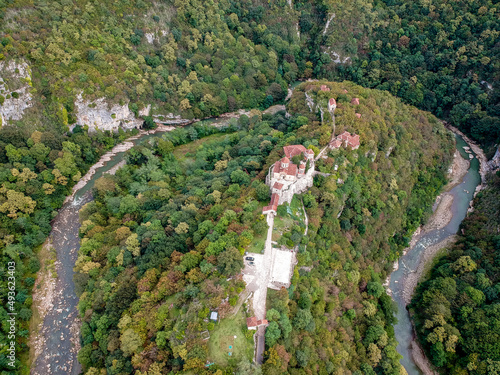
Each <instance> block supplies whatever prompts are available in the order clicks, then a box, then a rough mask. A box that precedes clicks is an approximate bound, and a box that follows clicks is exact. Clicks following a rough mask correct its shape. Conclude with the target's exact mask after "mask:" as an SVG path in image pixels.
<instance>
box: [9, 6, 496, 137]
mask: <svg viewBox="0 0 500 375" xmlns="http://www.w3.org/2000/svg"><path fill="white" fill-rule="evenodd" d="M499 11H500V10H499V9H497V7H496V4H495V2H494V1H492V0H478V1H474V2H470V1H465V0H464V1H454V2H452V3H447V2H443V1H441V0H432V1H424V0H419V1H416V2H415V1H414V2H407V1H404V0H385V1H382V0H376V1H375V0H357V1H351V2H341V1H335V0H323V1H319V2H316V1H311V0H307V1H291V2H290V3H288V2H287V1H285V0H280V1H276V2H274V1H273V2H267V1H260V0H255V1H250V0H243V1H233V0H225V1H220V2H212V1H208V2H207V1H199V0H190V1H174V0H168V1H155V2H146V1H142V0H134V1H118V2H116V1H104V2H99V3H96V2H93V1H83V0H81V1H70V2H57V1H50V2H37V4H36V6H27V5H26V4H24V3H23V2H21V1H17V2H13V3H10V2H9V3H8V4H7V2H2V3H0V17H1V19H2V28H1V30H0V36H1V38H2V39H1V44H0V60H6V61H9V60H11V59H13V58H14V59H19V58H21V59H23V60H25V61H27V62H28V63H29V64H30V65H31V66H32V68H33V79H32V80H33V85H34V88H35V89H36V93H35V96H36V98H35V100H36V102H37V105H36V106H34V107H33V108H32V109H31V110H29V111H28V112H27V118H28V119H30V120H35V119H36V120H37V121H31V122H37V123H39V122H40V120H44V121H42V123H48V124H49V125H50V126H54V125H55V123H60V126H63V127H64V126H67V125H68V124H72V123H73V122H74V121H75V105H74V101H75V99H76V98H77V95H78V93H80V92H82V94H83V97H84V98H85V99H89V100H90V99H96V98H100V97H105V98H106V100H107V101H109V102H111V103H120V104H128V106H129V107H130V109H131V110H132V111H133V112H134V113H135V114H136V115H137V114H138V111H139V110H140V109H141V108H143V107H144V106H146V105H148V104H153V113H162V114H166V113H170V112H173V113H181V114H182V115H183V116H185V117H197V118H201V117H206V116H213V115H217V114H220V113H223V112H227V111H233V110H235V109H237V108H241V107H245V108H254V107H267V106H269V105H271V104H272V103H274V102H278V101H280V100H282V99H283V98H284V97H285V95H286V89H287V85H288V84H290V83H293V82H294V81H295V80H297V79H307V78H311V77H316V78H328V79H330V80H333V79H336V80H343V79H349V80H353V81H354V82H356V83H358V84H360V85H363V86H365V87H370V88H378V89H383V90H388V91H390V92H391V93H392V94H393V95H396V96H399V97H401V98H403V100H404V101H405V102H407V103H409V104H412V105H415V106H417V107H419V108H421V109H424V110H428V111H431V112H433V113H434V114H435V115H436V116H438V117H440V118H446V119H449V120H450V121H451V122H452V124H454V125H456V126H458V127H459V128H460V129H462V130H463V131H465V132H466V133H468V134H470V135H472V136H473V137H474V138H475V139H476V140H478V141H479V142H481V143H482V144H484V145H491V144H493V143H494V142H495V140H496V139H497V138H498V137H499V135H500V130H499V129H500V120H499V116H500V112H499V111H500V109H499V108H500V104H499V98H500V94H499V92H500V91H499V90H500V89H499V87H498V83H497V82H498V81H499V77H498V70H499V69H498V68H499V66H498V64H499V45H498V37H499V35H500V34H499V33H500V21H499ZM327 23H328V27H326V25H327ZM9 94H10V93H8V92H6V93H1V95H2V96H3V97H6V96H8V95H9ZM0 98H1V97H0ZM0 104H1V102H0ZM43 108H50V109H51V110H50V111H43ZM47 117H48V118H47ZM49 120H50V121H49ZM25 123H29V121H28V122H25Z"/></svg>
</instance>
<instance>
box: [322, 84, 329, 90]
mask: <svg viewBox="0 0 500 375" xmlns="http://www.w3.org/2000/svg"><path fill="white" fill-rule="evenodd" d="M321 91H330V88H329V87H328V86H327V85H321Z"/></svg>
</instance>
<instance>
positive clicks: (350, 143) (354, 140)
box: [329, 131, 359, 150]
mask: <svg viewBox="0 0 500 375" xmlns="http://www.w3.org/2000/svg"><path fill="white" fill-rule="evenodd" d="M329 146H330V148H331V149H338V148H340V147H341V146H344V147H351V148H352V149H353V150H356V149H358V148H359V135H358V134H351V133H349V132H347V131H346V132H343V133H342V134H340V135H338V136H336V137H335V138H333V139H332V140H331V141H330V143H329Z"/></svg>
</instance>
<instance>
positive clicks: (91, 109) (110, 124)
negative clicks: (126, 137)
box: [75, 94, 151, 130]
mask: <svg viewBox="0 0 500 375" xmlns="http://www.w3.org/2000/svg"><path fill="white" fill-rule="evenodd" d="M150 110H151V105H148V106H147V107H146V108H144V109H142V110H141V111H139V116H148V115H149V112H150ZM75 112H76V113H75V114H76V123H77V124H79V125H88V126H89V129H90V130H93V129H96V128H98V129H101V130H117V129H118V128H119V127H121V128H123V129H133V128H139V127H140V126H141V125H142V122H143V120H141V119H138V118H135V116H134V113H133V112H132V111H131V110H130V109H129V108H128V104H124V105H119V104H115V105H113V106H111V108H110V107H109V106H108V104H107V103H106V101H105V99H104V98H100V99H97V100H95V101H93V102H91V101H87V100H84V99H83V98H82V95H81V94H78V96H77V98H76V100H75Z"/></svg>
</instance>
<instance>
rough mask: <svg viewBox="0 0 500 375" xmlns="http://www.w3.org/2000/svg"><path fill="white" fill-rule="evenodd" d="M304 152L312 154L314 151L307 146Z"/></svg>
mask: <svg viewBox="0 0 500 375" xmlns="http://www.w3.org/2000/svg"><path fill="white" fill-rule="evenodd" d="M306 154H309V155H314V151H313V150H312V149H310V148H308V149H307V150H306Z"/></svg>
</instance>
